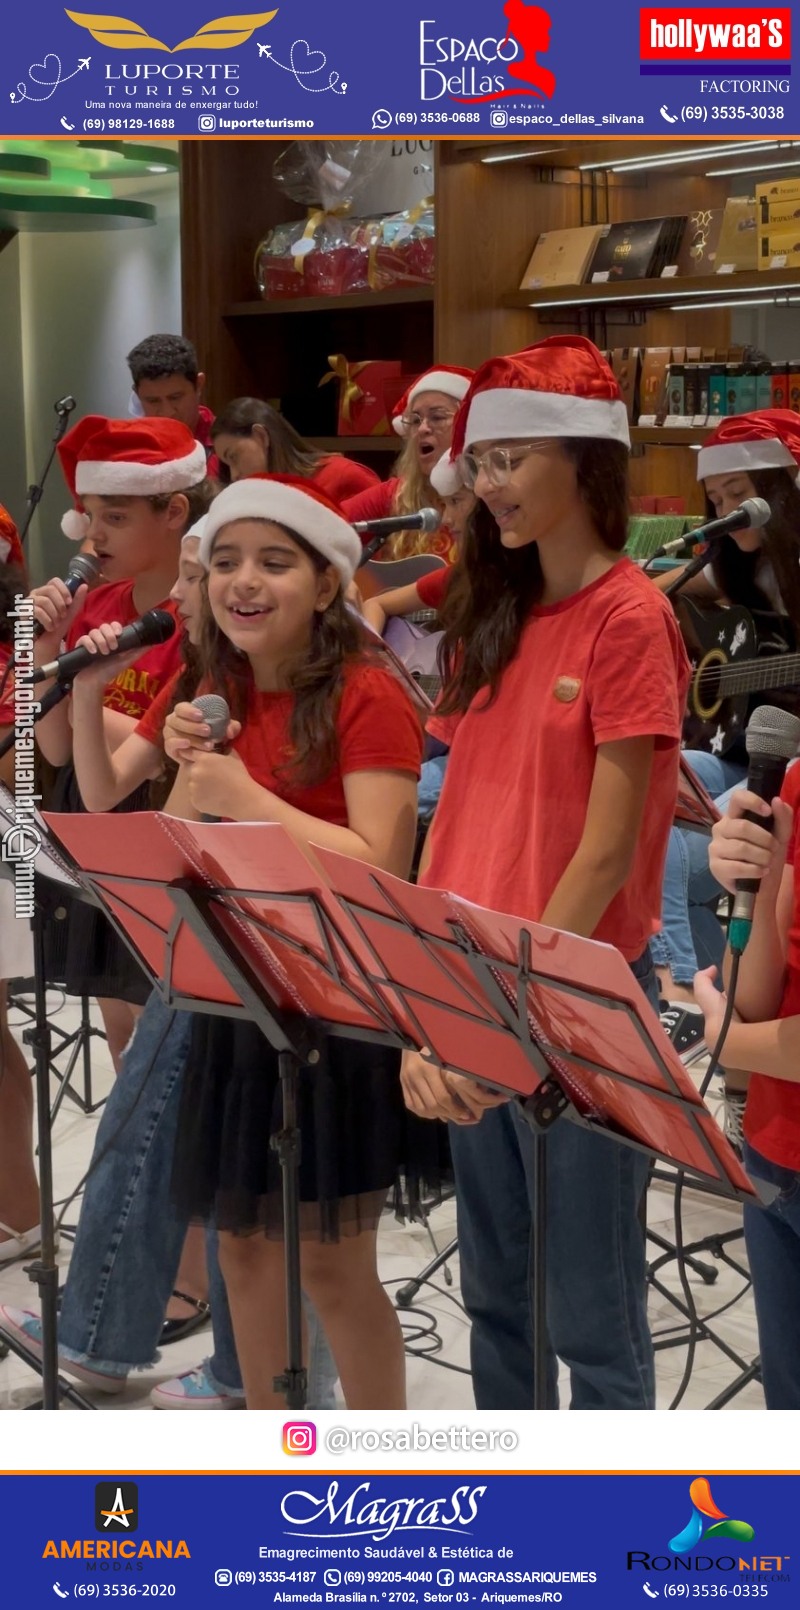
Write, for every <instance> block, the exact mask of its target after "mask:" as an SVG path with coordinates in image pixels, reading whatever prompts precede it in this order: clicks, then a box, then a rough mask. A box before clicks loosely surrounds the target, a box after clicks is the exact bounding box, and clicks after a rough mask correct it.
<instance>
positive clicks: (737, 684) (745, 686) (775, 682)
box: [719, 654, 800, 698]
mask: <svg viewBox="0 0 800 1610" xmlns="http://www.w3.org/2000/svg"><path fill="white" fill-rule="evenodd" d="M793 682H800V654H770V655H766V656H765V657H764V658H762V659H760V660H749V661H748V662H747V664H746V665H726V666H723V668H722V669H721V671H720V673H719V691H720V694H722V696H723V697H724V698H730V697H731V695H732V694H734V693H759V692H763V691H765V690H766V689H767V688H786V687H791V684H792V683H793Z"/></svg>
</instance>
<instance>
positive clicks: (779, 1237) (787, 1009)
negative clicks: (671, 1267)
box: [695, 761, 800, 1409]
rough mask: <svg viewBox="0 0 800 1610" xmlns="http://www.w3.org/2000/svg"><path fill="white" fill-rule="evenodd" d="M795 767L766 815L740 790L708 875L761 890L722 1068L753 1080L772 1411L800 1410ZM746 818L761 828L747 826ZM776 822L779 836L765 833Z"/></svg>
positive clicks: (764, 1360)
mask: <svg viewBox="0 0 800 1610" xmlns="http://www.w3.org/2000/svg"><path fill="white" fill-rule="evenodd" d="M798 807H800V765H798V763H797V762H796V761H795V762H794V764H793V765H792V766H791V767H790V768H789V771H788V772H787V774H786V780H785V782H784V785H783V788H782V790H781V797H780V799H775V800H773V801H772V803H771V805H769V804H767V803H766V802H765V801H764V800H762V799H759V797H758V795H756V794H751V793H750V792H749V790H747V789H743V790H741V791H739V792H737V793H735V794H733V795H732V797H731V799H730V801H729V803H728V809H727V812H726V814H725V815H724V816H723V817H722V818H721V820H720V821H719V822H717V823H716V824H715V826H714V829H713V833H712V840H711V851H710V855H709V863H710V866H711V870H712V872H713V874H714V877H715V878H717V879H718V881H719V882H720V883H721V884H722V887H723V888H724V889H727V890H729V892H730V893H731V894H733V893H735V892H736V881H737V879H738V878H755V879H757V880H758V883H759V890H758V899H757V900H756V903H755V908H754V913H753V927H752V933H751V936H750V940H749V943H748V945H747V947H746V949H745V951H744V954H743V956H742V960H741V963H740V967H739V978H738V983H737V987H736V1002H735V1004H736V1011H735V1014H734V1020H733V1022H732V1023H731V1026H730V1028H729V1029H728V1033H727V1035H726V1037H725V1049H724V1056H725V1062H726V1065H730V1066H731V1067H735V1068H744V1069H748V1068H752V1069H755V1070H757V1071H755V1072H753V1074H752V1075H751V1078H750V1082H749V1087H748V1092H747V1104H746V1106H745V1110H744V1136H745V1146H744V1164H745V1168H746V1169H747V1172H748V1174H749V1175H750V1176H751V1178H752V1179H754V1180H755V1181H763V1182H765V1188H764V1189H763V1191H762V1197H763V1200H764V1203H765V1205H764V1206H762V1207H756V1206H752V1205H751V1204H750V1203H745V1207H744V1233H745V1242H746V1245H747V1256H748V1261H749V1264H750V1274H751V1276H752V1281H753V1296H754V1298H755V1305H756V1318H757V1320H758V1336H759V1342H760V1344H761V1345H760V1351H761V1381H762V1384H763V1387H764V1397H765V1399H766V1404H767V1408H768V1409H800V1352H799V1351H798V1345H797V1338H798V1334H800V1206H799V1205H798V1204H800V850H799V849H798V825H799V824H800V815H799V814H798ZM746 811H749V812H751V813H754V814H755V815H756V816H757V817H760V818H762V819H763V821H764V826H763V827H760V826H759V825H758V823H757V822H748V821H745V820H744V813H745V812H746ZM770 814H772V815H773V816H774V833H773V832H771V831H770V829H769V827H768V826H767V823H768V822H769V818H770ZM715 973H716V969H715V968H709V969H708V970H707V971H706V972H702V973H697V974H696V977H695V998H696V1000H697V1003H698V1005H699V1006H700V1007H701V1008H702V1010H703V1012H704V1014H705V1037H706V1040H707V1042H708V1044H709V1045H714V1044H715V1043H716V1041H717V1038H718V1036H719V1031H720V1028H721V1026H722V1019H723V1016H724V1013H725V1006H726V998H725V996H724V995H722V994H721V993H720V992H719V990H717V989H716V987H715V985H714V982H713V980H714V976H715Z"/></svg>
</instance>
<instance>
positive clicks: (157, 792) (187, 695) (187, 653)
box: [150, 637, 203, 811]
mask: <svg viewBox="0 0 800 1610" xmlns="http://www.w3.org/2000/svg"><path fill="white" fill-rule="evenodd" d="M202 675H203V667H202V662H201V659H200V652H199V649H196V648H195V647H194V644H193V643H191V642H190V640H189V638H188V637H187V638H186V641H185V643H184V645H183V664H182V665H181V670H180V675H179V677H178V680H177V682H176V683H175V692H174V694H173V698H172V709H173V710H174V709H175V706H176V704H183V703H184V701H186V703H191V700H192V699H193V698H194V697H195V694H196V693H197V690H198V688H199V686H200V681H201V678H202ZM177 775H178V762H177V761H176V760H170V758H169V755H167V754H166V752H165V753H164V764H163V768H162V770H161V772H160V773H159V775H158V777H154V778H153V780H152V782H151V784H150V808H151V810H154V811H160V810H163V808H164V805H165V804H166V801H167V799H168V797H169V795H170V793H171V792H172V785H173V783H174V782H175V779H176V777H177Z"/></svg>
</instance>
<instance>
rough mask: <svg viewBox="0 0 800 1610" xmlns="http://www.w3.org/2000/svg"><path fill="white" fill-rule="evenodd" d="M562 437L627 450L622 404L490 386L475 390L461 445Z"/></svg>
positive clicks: (628, 431) (629, 441)
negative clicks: (615, 444) (613, 444)
mask: <svg viewBox="0 0 800 1610" xmlns="http://www.w3.org/2000/svg"><path fill="white" fill-rule="evenodd" d="M525 436H530V437H531V438H533V439H537V438H546V437H551V436H552V437H563V436H581V437H583V436H590V437H591V436H594V437H599V438H601V439H603V440H606V441H612V442H622V443H623V445H624V446H625V447H630V445H631V437H630V430H629V428H628V415H627V411H626V408H625V404H624V403H623V402H619V401H616V402H614V401H607V400H606V399H604V398H599V397H570V396H566V395H565V394H564V393H563V392H553V391H526V390H524V389H522V388H521V387H520V388H519V389H517V388H512V387H509V388H508V389H505V388H503V387H496V388H493V389H491V390H487V391H478V392H476V393H475V395H474V397H473V398H472V401H471V403H470V406H469V414H468V416H467V426H466V431H465V433H464V441H465V445H466V446H467V447H468V448H469V447H471V446H472V444H473V442H503V441H516V440H518V439H519V438H522V437H525Z"/></svg>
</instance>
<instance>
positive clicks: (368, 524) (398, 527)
mask: <svg viewBox="0 0 800 1610" xmlns="http://www.w3.org/2000/svg"><path fill="white" fill-rule="evenodd" d="M441 523H442V516H441V515H440V513H439V511H438V509H418V510H417V513H416V514H393V515H392V514H390V515H388V516H386V518H384V519H382V520H354V521H353V530H354V531H357V532H358V534H359V536H361V537H366V536H368V537H369V538H370V541H369V542H368V543H367V544H366V545H365V548H364V551H363V553H362V555H361V559H360V561H359V564H360V565H363V564H366V562H367V560H368V559H371V558H372V555H373V554H375V553H378V552H379V550H380V549H381V548H382V547H383V544H384V543H385V541H386V539H387V537H390V536H391V534H392V532H393V531H424V532H425V533H426V535H428V536H430V535H432V533H433V532H434V531H438V530H439V527H440V525H441Z"/></svg>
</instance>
